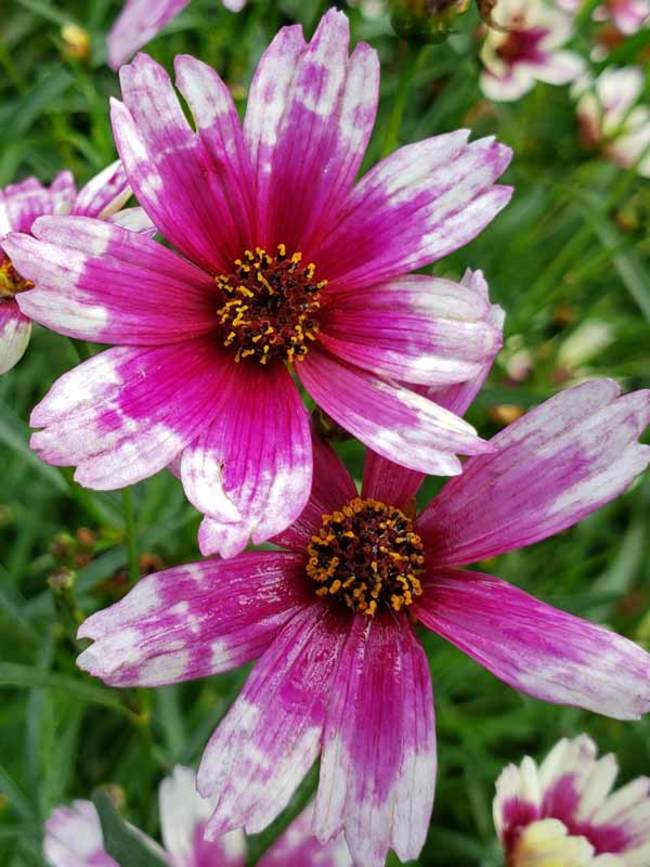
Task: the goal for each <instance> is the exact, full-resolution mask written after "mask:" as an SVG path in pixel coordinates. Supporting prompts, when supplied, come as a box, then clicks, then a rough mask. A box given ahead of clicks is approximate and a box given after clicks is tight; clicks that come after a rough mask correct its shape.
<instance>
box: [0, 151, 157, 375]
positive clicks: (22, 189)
mask: <svg viewBox="0 0 650 867" xmlns="http://www.w3.org/2000/svg"><path fill="white" fill-rule="evenodd" d="M130 195H131V190H130V187H129V185H128V181H127V179H126V175H125V173H124V170H123V168H122V166H121V165H120V163H119V162H115V163H113V164H112V165H110V166H108V167H107V168H106V169H104V170H103V171H102V172H100V173H99V174H98V175H96V176H95V177H94V178H93V179H92V180H90V181H89V182H88V183H87V184H86V186H85V187H82V189H81V190H79V192H77V190H76V189H75V184H74V180H73V178H72V175H71V174H70V172H60V173H59V174H58V175H57V176H56V178H55V179H54V181H53V182H52V185H51V186H50V187H49V188H48V187H44V186H43V185H42V184H41V183H40V181H37V180H36V178H28V179H27V180H26V181H21V182H20V183H19V184H11V185H10V186H8V187H5V188H4V189H0V374H1V373H6V372H7V371H8V370H10V369H11V368H12V367H13V366H14V365H15V364H16V363H17V362H18V361H19V360H20V359H21V357H22V355H23V353H24V352H25V350H26V349H27V344H28V343H29V337H30V334H31V327H32V326H31V319H30V317H29V315H26V314H25V313H24V312H23V311H21V309H20V300H21V299H20V294H21V293H23V292H25V291H26V290H27V289H31V288H32V283H31V282H30V281H29V280H26V279H25V278H24V277H23V276H22V275H21V274H20V273H19V272H18V271H17V270H16V268H15V267H14V266H13V264H12V262H11V260H10V258H9V256H8V255H7V253H6V251H4V250H3V242H4V238H5V237H6V236H7V234H8V233H9V232H29V231H31V228H32V224H33V223H34V220H35V219H36V218H37V217H40V216H41V215H42V214H78V215H86V216H90V217H96V218H97V219H99V220H108V221H110V222H111V223H113V224H117V225H121V226H126V227H127V228H129V229H134V230H137V231H143V230H144V231H146V230H147V229H151V223H150V221H149V219H148V217H147V216H146V214H145V213H144V211H143V210H142V209H141V208H128V209H126V210H120V208H121V207H122V205H123V204H124V202H125V201H126V200H127V199H128V198H129V196H130Z"/></svg>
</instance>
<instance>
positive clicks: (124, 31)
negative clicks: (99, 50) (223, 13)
mask: <svg viewBox="0 0 650 867" xmlns="http://www.w3.org/2000/svg"><path fill="white" fill-rule="evenodd" d="M189 2H190V0H126V2H125V3H124V9H122V11H121V12H120V14H119V16H118V18H117V21H116V22H115V24H113V26H112V27H111V29H110V32H109V34H108V39H107V45H108V62H109V64H110V66H111V67H112V68H113V69H117V68H118V67H120V66H121V65H122V64H123V63H126V61H127V60H128V59H129V57H131V56H132V55H133V54H134V53H135V52H136V51H137V50H138V49H139V48H142V46H143V45H146V44H147V42H150V41H151V40H152V39H153V38H154V36H156V35H157V34H158V33H159V32H160V31H161V30H162V29H163V27H165V25H166V24H169V22H170V21H171V20H172V18H175V17H176V16H177V15H179V14H180V13H181V12H182V11H183V9H185V7H186V6H187V4H188V3H189ZM221 2H222V3H223V5H224V6H225V7H226V9H229V10H230V11H231V12H240V11H241V10H242V9H243V8H244V6H245V5H246V0H221Z"/></svg>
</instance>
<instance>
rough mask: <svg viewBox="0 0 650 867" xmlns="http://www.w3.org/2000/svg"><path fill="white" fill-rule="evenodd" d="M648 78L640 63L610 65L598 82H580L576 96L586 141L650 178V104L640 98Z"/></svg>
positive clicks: (584, 141)
mask: <svg viewBox="0 0 650 867" xmlns="http://www.w3.org/2000/svg"><path fill="white" fill-rule="evenodd" d="M644 80H645V76H644V72H643V70H642V69H641V68H640V67H638V66H627V67H623V68H615V67H608V68H607V69H605V70H603V72H601V74H600V75H599V76H598V78H597V79H596V80H595V81H591V80H590V79H588V78H584V79H581V80H580V81H578V82H576V85H575V86H574V88H573V95H574V96H575V97H577V103H576V113H577V116H578V123H579V125H580V137H581V139H582V142H583V144H584V145H585V146H586V147H589V148H597V149H599V150H600V151H601V152H602V154H603V156H605V157H606V158H607V159H608V160H610V161H611V162H613V163H615V164H616V165H618V166H621V167H622V168H629V167H630V166H635V167H636V170H637V172H638V173H639V174H640V175H643V176H644V177H650V106H649V105H648V104H647V103H641V102H640V101H639V100H640V98H641V94H642V92H643V87H644Z"/></svg>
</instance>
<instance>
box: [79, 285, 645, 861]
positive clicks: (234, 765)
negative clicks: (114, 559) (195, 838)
mask: <svg viewBox="0 0 650 867" xmlns="http://www.w3.org/2000/svg"><path fill="white" fill-rule="evenodd" d="M474 280H475V281H478V282H479V283H480V281H481V277H480V275H474ZM495 315H498V311H495ZM480 381H481V378H479V379H478V380H474V381H471V382H469V383H466V384H464V385H462V386H455V387H451V388H449V389H446V390H444V391H442V392H441V391H439V392H438V393H437V394H436V399H437V400H439V401H440V402H441V403H443V404H444V405H446V406H452V407H453V408H454V409H455V410H456V411H457V412H464V411H465V409H466V408H467V406H468V404H469V403H470V401H471V400H472V398H473V396H474V394H475V393H476V390H477V388H478V386H479V385H480ZM649 418H650V392H648V391H645V392H643V391H640V392H635V393H631V394H628V395H625V396H623V397H621V396H620V389H619V388H618V386H617V385H616V383H614V382H612V381H611V380H593V381H588V382H585V383H583V384H582V385H579V386H576V387H575V388H572V389H568V390H567V391H564V392H561V393H560V394H558V395H557V396H555V397H553V398H551V399H550V400H548V401H546V402H545V403H543V404H541V405H540V406H538V407H536V408H535V409H533V410H531V411H529V412H528V413H527V414H526V415H525V416H523V417H521V418H519V419H518V420H517V421H514V422H513V423H512V424H511V425H510V426H509V427H507V428H506V429H505V430H504V431H502V432H500V433H499V434H497V436H495V437H494V438H493V439H492V441H491V444H492V446H493V449H494V451H493V452H492V453H490V454H487V455H479V456H476V457H473V458H470V459H469V460H468V461H467V462H466V464H465V468H464V472H463V474H462V475H461V476H456V477H455V478H454V479H452V480H450V481H449V482H447V484H446V485H445V487H444V488H443V490H442V492H441V493H440V494H439V495H438V496H436V497H435V498H434V499H433V501H432V502H431V503H430V504H429V505H428V506H427V507H426V508H425V509H424V511H423V512H422V513H421V514H420V515H419V516H417V517H415V515H414V512H415V508H414V497H415V493H416V492H417V490H418V488H419V486H420V484H421V482H422V479H423V477H422V475H420V474H418V473H414V472H410V471H408V470H405V469H403V468H401V467H398V466H396V465H394V464H390V463H389V462H388V461H386V460H384V459H383V458H380V457H378V456H377V455H375V454H373V453H369V454H368V456H367V459H366V466H365V472H364V481H363V486H362V490H361V494H360V495H359V494H358V493H357V490H356V488H355V485H354V483H353V481H352V479H351V478H350V476H349V475H348V473H347V470H346V469H345V467H344V466H343V464H342V463H341V462H340V460H339V459H338V457H337V456H336V455H335V454H334V452H333V451H331V449H330V448H329V447H328V446H326V445H324V444H323V443H320V442H318V441H316V442H315V443H314V450H315V474H314V485H313V489H312V494H311V498H310V500H309V503H308V505H307V507H306V508H305V510H304V512H303V513H302V514H301V515H300V517H299V519H298V520H297V521H296V522H295V524H293V526H291V527H290V528H289V529H287V530H286V531H285V532H284V533H282V534H281V535H279V536H278V537H276V538H275V539H274V540H273V541H274V542H275V543H276V544H277V545H278V546H280V548H281V549H282V550H279V551H278V550H273V551H253V552H249V553H244V554H241V555H239V556H238V557H236V558H235V559H232V560H225V561H224V560H219V559H212V560H206V561H204V562H201V563H195V564H189V565H186V566H181V567H178V568H174V569H170V570H167V571H165V572H161V573H158V574H156V575H152V576H149V577H148V578H145V579H144V580H142V581H140V583H139V584H138V585H137V586H136V587H135V588H134V589H133V590H132V591H131V592H130V593H129V594H128V595H127V596H126V597H125V598H124V599H123V600H121V601H120V602H118V603H117V604H115V605H113V606H111V607H110V608H107V609H105V610H104V611H100V612H98V613H96V614H93V615H91V616H90V617H89V618H88V619H87V620H86V621H85V622H84V623H83V624H82V626H81V627H80V629H79V638H89V639H92V641H93V644H91V645H90V646H89V647H88V648H87V649H86V650H84V651H83V653H82V654H81V656H80V657H79V659H78V665H79V666H80V667H81V668H82V669H84V670H86V671H88V672H90V673H91V674H93V675H94V676H96V677H99V678H101V679H102V680H104V681H105V682H106V683H108V684H110V685H113V686H119V687H127V686H136V685H138V686H159V685H163V684H168V683H175V682H180V681H184V680H189V679H193V678H197V677H207V676H210V675H214V674H216V673H218V672H222V671H226V670H229V669H232V668H235V667H237V666H239V665H242V664H244V663H246V662H249V661H251V660H253V659H257V660H258V662H257V665H256V666H255V668H254V669H253V671H252V673H251V674H250V676H249V678H248V680H247V682H246V684H245V686H244V688H243V690H242V692H241V694H240V696H239V698H238V699H236V701H235V703H234V704H233V706H232V707H231V709H230V710H229V711H228V713H227V714H226V716H225V717H224V719H223V720H222V722H221V723H220V725H219V727H218V728H217V730H216V731H215V733H214V734H213V736H212V738H211V740H210V742H209V744H208V746H207V747H206V750H205V753H204V756H203V760H202V763H201V766H200V769H199V772H198V786H199V790H200V791H201V793H202V794H204V795H205V796H209V797H213V798H214V799H215V803H216V809H215V812H214V814H213V816H212V818H211V819H210V820H209V822H208V826H207V836H208V837H218V836H219V835H221V834H222V833H225V832H226V831H229V830H231V829H232V828H235V827H245V828H246V829H247V831H249V832H251V833H255V832H258V831H261V830H262V829H263V828H264V827H265V826H266V825H268V824H269V823H270V822H272V821H273V820H274V819H275V818H276V816H277V815H278V814H279V813H280V812H281V811H282V810H283V809H284V807H285V806H286V804H287V803H288V801H289V799H290V798H291V796H292V794H293V792H294V791H295V789H296V787H297V786H298V785H299V783H300V781H301V779H302V778H303V776H304V775H305V774H306V772H307V771H308V770H309V768H310V767H311V765H312V764H313V762H314V761H315V760H316V759H317V757H318V755H319V753H322V756H321V764H320V779H319V784H318V791H317V795H316V800H315V808H314V819H313V825H312V828H313V831H314V833H315V834H316V836H317V837H318V838H319V839H320V840H321V841H323V842H326V841H327V840H329V839H331V837H332V836H333V835H335V834H338V833H339V832H340V831H343V832H344V834H345V839H346V842H347V844H348V846H349V849H350V852H351V855H352V858H353V860H354V862H355V864H357V865H359V867H380V865H383V864H384V859H385V857H386V854H387V851H388V849H389V848H393V849H394V850H395V851H396V853H397V855H398V856H399V857H400V858H401V859H402V860H404V861H408V860H411V859H417V857H418V855H419V852H420V850H421V848H422V846H423V844H424V840H425V838H426V834H427V829H428V823H429V819H430V815H431V809H432V804H433V794H434V785H435V768H436V754H435V730H434V716H433V696H432V687H431V676H430V671H429V663H428V660H427V657H426V655H425V653H424V650H423V648H422V647H421V645H420V644H419V642H418V641H417V640H416V637H415V634H414V632H413V626H414V624H415V623H416V622H418V621H419V623H420V624H421V625H423V626H425V627H426V628H428V629H430V630H432V631H433V632H436V633H438V634H439V635H441V636H442V637H444V638H446V639H447V640H448V641H450V642H451V643H453V644H455V645H456V646H457V647H458V648H460V649H461V650H462V651H464V652H465V653H467V654H468V655H469V656H471V657H472V658H473V659H475V660H476V661H478V662H479V663H480V664H482V665H483V666H484V667H486V668H487V669H488V670H489V671H491V672H492V673H493V674H494V675H496V676H497V677H499V678H501V679H502V680H503V681H505V682H506V683H507V684H509V685H510V686H512V687H514V688H515V689H518V690H520V691H521V692H524V693H526V694H528V695H532V696H534V697H536V698H539V699H544V700H546V701H551V702H555V703H558V704H568V705H576V706H579V707H583V708H586V709H589V710H592V711H595V712H598V713H603V714H606V715H608V716H611V717H614V718H618V719H636V718H638V717H639V716H641V715H642V714H644V713H646V712H647V711H648V710H650V656H649V655H648V654H647V653H645V651H643V650H642V649H641V648H640V647H638V646H637V645H635V644H634V643H632V642H631V641H629V640H628V639H626V638H623V637H621V636H619V635H616V634H615V633H613V632H610V631H608V630H606V629H604V628H602V627H600V626H596V625H593V624H591V623H588V622H587V621H585V620H582V619H580V618H577V617H575V616H573V615H570V614H566V613H564V612H562V611H560V610H558V609H555V608H552V607H551V606H549V605H547V604H545V603H543V602H540V601H538V600H537V599H535V598H534V597H532V596H530V595H529V594H527V593H525V592H523V591H522V590H519V589H518V588H516V587H514V586H511V585H509V584H507V583H506V582H504V581H501V580H500V579H498V578H495V577H493V576H491V575H486V574H483V573H480V572H475V571H469V570H466V569H461V568H460V567H461V566H463V565H466V564H470V563H475V562H477V561H480V560H484V559H487V558H491V557H494V556H496V555H498V554H501V553H503V552H505V551H509V550H513V549H516V548H520V547H522V546H525V545H528V544H531V543H533V542H536V541H538V540H540V539H544V538H546V537H548V536H551V535H553V534H555V533H559V532H561V531H562V530H564V529H566V528H567V527H569V526H571V525H572V524H574V523H576V522H577V521H579V520H581V519H583V518H585V517H586V516H587V515H589V514H590V513H591V512H593V511H594V510H595V509H597V508H598V507H600V506H602V505H604V504H605V503H607V502H608V501H610V500H611V499H613V498H614V497H615V496H616V495H618V494H620V493H621V492H622V491H624V490H625V489H626V488H627V486H628V485H629V484H630V483H631V482H632V480H633V479H634V478H635V477H636V476H637V475H638V474H639V473H640V472H642V471H643V469H644V468H645V467H646V466H647V464H648V462H649V461H650V447H648V446H643V445H639V444H638V443H637V437H638V436H639V434H640V433H641V432H642V431H643V430H644V428H645V427H646V425H647V423H648V420H649Z"/></svg>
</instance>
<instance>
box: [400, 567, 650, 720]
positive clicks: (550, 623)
mask: <svg viewBox="0 0 650 867" xmlns="http://www.w3.org/2000/svg"><path fill="white" fill-rule="evenodd" d="M412 611H413V614H414V615H415V616H416V617H417V618H418V619H419V620H420V621H421V622H422V623H423V624H424V625H425V626H426V627H428V628H429V629H431V630H433V631H434V632H437V633H438V634H439V635H442V636H443V637H444V638H446V639H447V640H448V641H450V642H451V643H452V644H455V645H456V647H458V648H460V649H461V650H462V651H463V652H464V653H467V654H468V656H471V657H472V659H475V660H476V661H477V662H479V663H480V664H481V665H483V666H484V667H485V668H487V669H488V671H491V672H492V673H493V674H494V675H495V676H496V677H498V678H500V679H501V680H503V681H505V682H506V683H507V684H509V685H510V686H512V687H514V689H518V690H520V692H524V693H526V694H527V695H532V696H534V697H535V698H540V699H543V700H545V701H550V702H553V703H555V704H568V705H575V706H577V707H582V708H586V709H587V710H592V711H595V712H596V713H601V714H604V715H605V716H610V717H613V718H614V719H638V718H639V717H640V716H641V715H642V714H644V713H647V712H648V711H649V710H650V655H649V654H647V653H646V652H645V651H643V650H641V648H640V647H638V646H637V645H636V644H633V643H632V642H631V641H629V640H628V639H627V638H623V637H622V636H620V635H616V634H615V633H613V632H609V631H608V630H607V629H604V628H603V627H601V626H595V625H594V624H592V623H588V622H587V621H586V620H582V619H580V618H579V617H574V616H573V615H571V614H566V613H565V612H564V611H559V610H558V609H557V608H552V607H551V606H550V605H546V604H545V603H544V602H540V601H539V600H538V599H535V598H534V597H533V596H530V595H529V594H528V593H524V591H523V590H519V589H518V588H516V587H512V586H511V585H510V584H507V583H506V582H505V581H501V580H500V579H498V578H493V577H492V576H491V575H483V574H481V573H480V572H468V571H463V570H458V569H447V570H440V571H436V573H435V574H432V575H431V576H430V578H429V580H428V581H427V582H426V584H425V588H424V593H423V594H422V596H421V597H419V599H418V600H417V601H416V602H415V604H414V605H413V607H412Z"/></svg>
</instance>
